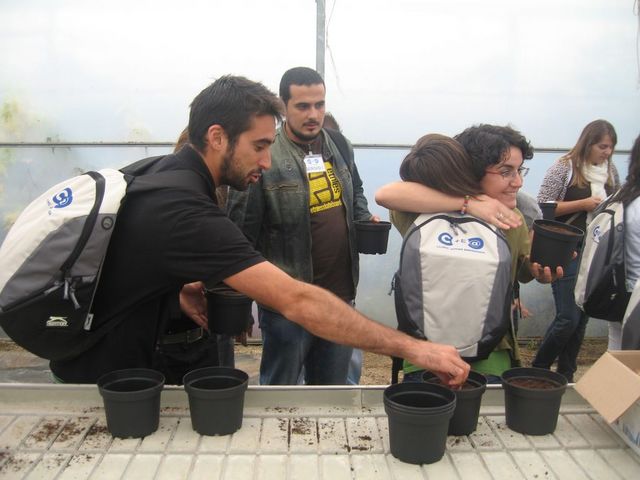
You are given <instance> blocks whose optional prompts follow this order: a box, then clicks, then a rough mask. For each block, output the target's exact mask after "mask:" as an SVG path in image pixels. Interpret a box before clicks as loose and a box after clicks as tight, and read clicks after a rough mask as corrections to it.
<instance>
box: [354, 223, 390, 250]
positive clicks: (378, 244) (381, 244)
mask: <svg viewBox="0 0 640 480" xmlns="http://www.w3.org/2000/svg"><path fill="white" fill-rule="evenodd" d="M355 225H356V234H357V238H358V252H359V253H369V254H376V253H380V254H382V253H387V243H388V241H389V230H391V223H390V222H377V223H376V222H370V221H364V220H360V221H356V222H355Z"/></svg>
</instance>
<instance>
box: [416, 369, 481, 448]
mask: <svg viewBox="0 0 640 480" xmlns="http://www.w3.org/2000/svg"><path fill="white" fill-rule="evenodd" d="M422 380H423V381H424V382H427V383H435V384H440V379H439V378H438V377H437V376H436V374H435V373H432V372H424V374H423V375H422ZM486 389H487V377H485V376H484V375H482V374H481V373H479V372H475V371H471V372H469V376H468V377H467V381H466V382H465V384H464V385H463V387H462V388H461V389H460V390H453V393H455V395H456V409H455V410H454V412H453V417H451V420H450V421H449V430H448V433H449V435H456V436H460V435H469V434H470V433H472V432H474V431H475V429H476V428H477V427H478V416H479V415H480V404H481V403H482V395H483V394H484V392H485V390H486Z"/></svg>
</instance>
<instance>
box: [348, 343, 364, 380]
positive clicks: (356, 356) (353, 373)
mask: <svg viewBox="0 0 640 480" xmlns="http://www.w3.org/2000/svg"><path fill="white" fill-rule="evenodd" d="M361 376H362V350H360V349H359V348H354V349H353V353H352V354H351V359H350V360H349V372H348V374H347V383H348V384H349V385H358V384H359V383H360V377H361Z"/></svg>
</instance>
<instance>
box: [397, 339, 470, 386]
mask: <svg viewBox="0 0 640 480" xmlns="http://www.w3.org/2000/svg"><path fill="white" fill-rule="evenodd" d="M417 342H418V345H417V348H418V351H417V357H415V358H414V359H412V358H408V360H409V361H410V362H411V363H413V364H414V365H417V366H419V367H422V368H424V369H426V370H429V371H431V372H433V373H435V374H436V375H437V376H438V378H440V381H441V382H442V384H443V385H449V386H451V387H455V386H459V385H462V384H463V383H464V382H465V380H466V379H467V376H468V375H469V370H471V366H470V365H469V364H468V363H467V362H465V361H464V360H462V358H460V354H459V353H458V351H457V350H456V349H455V347H453V346H451V345H443V344H440V343H433V342H425V341H420V340H417Z"/></svg>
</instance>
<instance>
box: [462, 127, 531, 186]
mask: <svg viewBox="0 0 640 480" xmlns="http://www.w3.org/2000/svg"><path fill="white" fill-rule="evenodd" d="M454 138H455V139H456V140H457V141H458V142H460V143H461V144H462V146H463V147H464V149H465V150H466V151H467V153H468V154H469V156H470V157H471V162H472V163H473V173H474V175H475V177H476V179H477V180H478V181H480V180H482V177H484V176H485V174H486V170H487V168H488V167H490V166H492V165H497V164H499V163H500V162H502V161H503V160H504V159H505V157H506V156H508V155H509V150H510V148H511V147H516V148H518V149H519V150H520V151H521V152H522V158H523V159H524V160H529V159H531V158H533V147H532V146H531V144H530V143H529V141H528V140H527V139H526V138H525V137H524V135H522V134H521V133H520V132H519V131H518V130H515V129H514V128H512V127H510V126H508V125H507V126H504V127H503V126H499V125H488V124H481V125H474V126H473V127H469V128H467V129H465V130H464V131H463V132H462V133H459V134H458V135H456V136H455V137H454Z"/></svg>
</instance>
